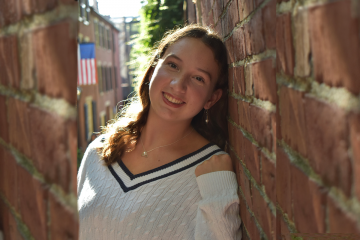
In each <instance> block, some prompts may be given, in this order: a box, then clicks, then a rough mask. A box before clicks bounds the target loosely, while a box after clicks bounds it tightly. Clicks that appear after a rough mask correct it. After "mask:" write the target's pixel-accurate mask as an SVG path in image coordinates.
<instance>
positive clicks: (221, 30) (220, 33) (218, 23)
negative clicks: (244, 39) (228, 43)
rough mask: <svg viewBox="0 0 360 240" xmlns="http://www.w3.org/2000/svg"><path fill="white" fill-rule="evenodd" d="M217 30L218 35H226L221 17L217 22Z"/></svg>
mask: <svg viewBox="0 0 360 240" xmlns="http://www.w3.org/2000/svg"><path fill="white" fill-rule="evenodd" d="M215 32H216V33H217V34H218V35H220V37H224V35H223V27H222V24H221V19H219V21H218V22H217V23H216V26H215Z"/></svg>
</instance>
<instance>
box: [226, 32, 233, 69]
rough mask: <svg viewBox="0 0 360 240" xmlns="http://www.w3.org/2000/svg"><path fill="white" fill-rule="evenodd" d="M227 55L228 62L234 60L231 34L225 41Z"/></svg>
mask: <svg viewBox="0 0 360 240" xmlns="http://www.w3.org/2000/svg"><path fill="white" fill-rule="evenodd" d="M225 45H226V49H227V56H228V63H229V64H230V63H233V62H235V55H234V47H233V36H231V37H229V38H228V40H226V42H225Z"/></svg>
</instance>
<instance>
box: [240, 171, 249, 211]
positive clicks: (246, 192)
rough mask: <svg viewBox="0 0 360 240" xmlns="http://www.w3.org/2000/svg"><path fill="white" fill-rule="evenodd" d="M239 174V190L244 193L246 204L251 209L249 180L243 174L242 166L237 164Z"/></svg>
mask: <svg viewBox="0 0 360 240" xmlns="http://www.w3.org/2000/svg"><path fill="white" fill-rule="evenodd" d="M239 174H240V176H239V178H240V186H241V190H242V191H243V193H244V196H245V200H246V203H247V205H248V206H249V208H250V209H252V192H251V191H252V186H251V182H250V181H249V179H248V178H247V176H246V175H245V172H244V168H243V166H242V165H241V164H240V165H239Z"/></svg>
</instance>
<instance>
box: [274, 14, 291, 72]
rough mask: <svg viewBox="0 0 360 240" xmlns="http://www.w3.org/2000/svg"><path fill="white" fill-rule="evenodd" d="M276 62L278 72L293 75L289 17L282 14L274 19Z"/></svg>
mask: <svg viewBox="0 0 360 240" xmlns="http://www.w3.org/2000/svg"><path fill="white" fill-rule="evenodd" d="M276 60H277V61H276V62H277V64H276V65H277V69H278V71H279V72H280V71H282V72H284V73H285V74H287V75H291V76H292V75H293V74H294V49H293V42H292V33H291V15H290V13H288V14H283V15H280V16H278V17H277V18H276Z"/></svg>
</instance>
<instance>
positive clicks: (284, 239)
mask: <svg viewBox="0 0 360 240" xmlns="http://www.w3.org/2000/svg"><path fill="white" fill-rule="evenodd" d="M280 229H281V233H280V234H281V238H280V239H281V240H292V239H291V238H290V231H289V228H288V227H287V224H286V223H285V221H284V220H283V219H281V220H280Z"/></svg>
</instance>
